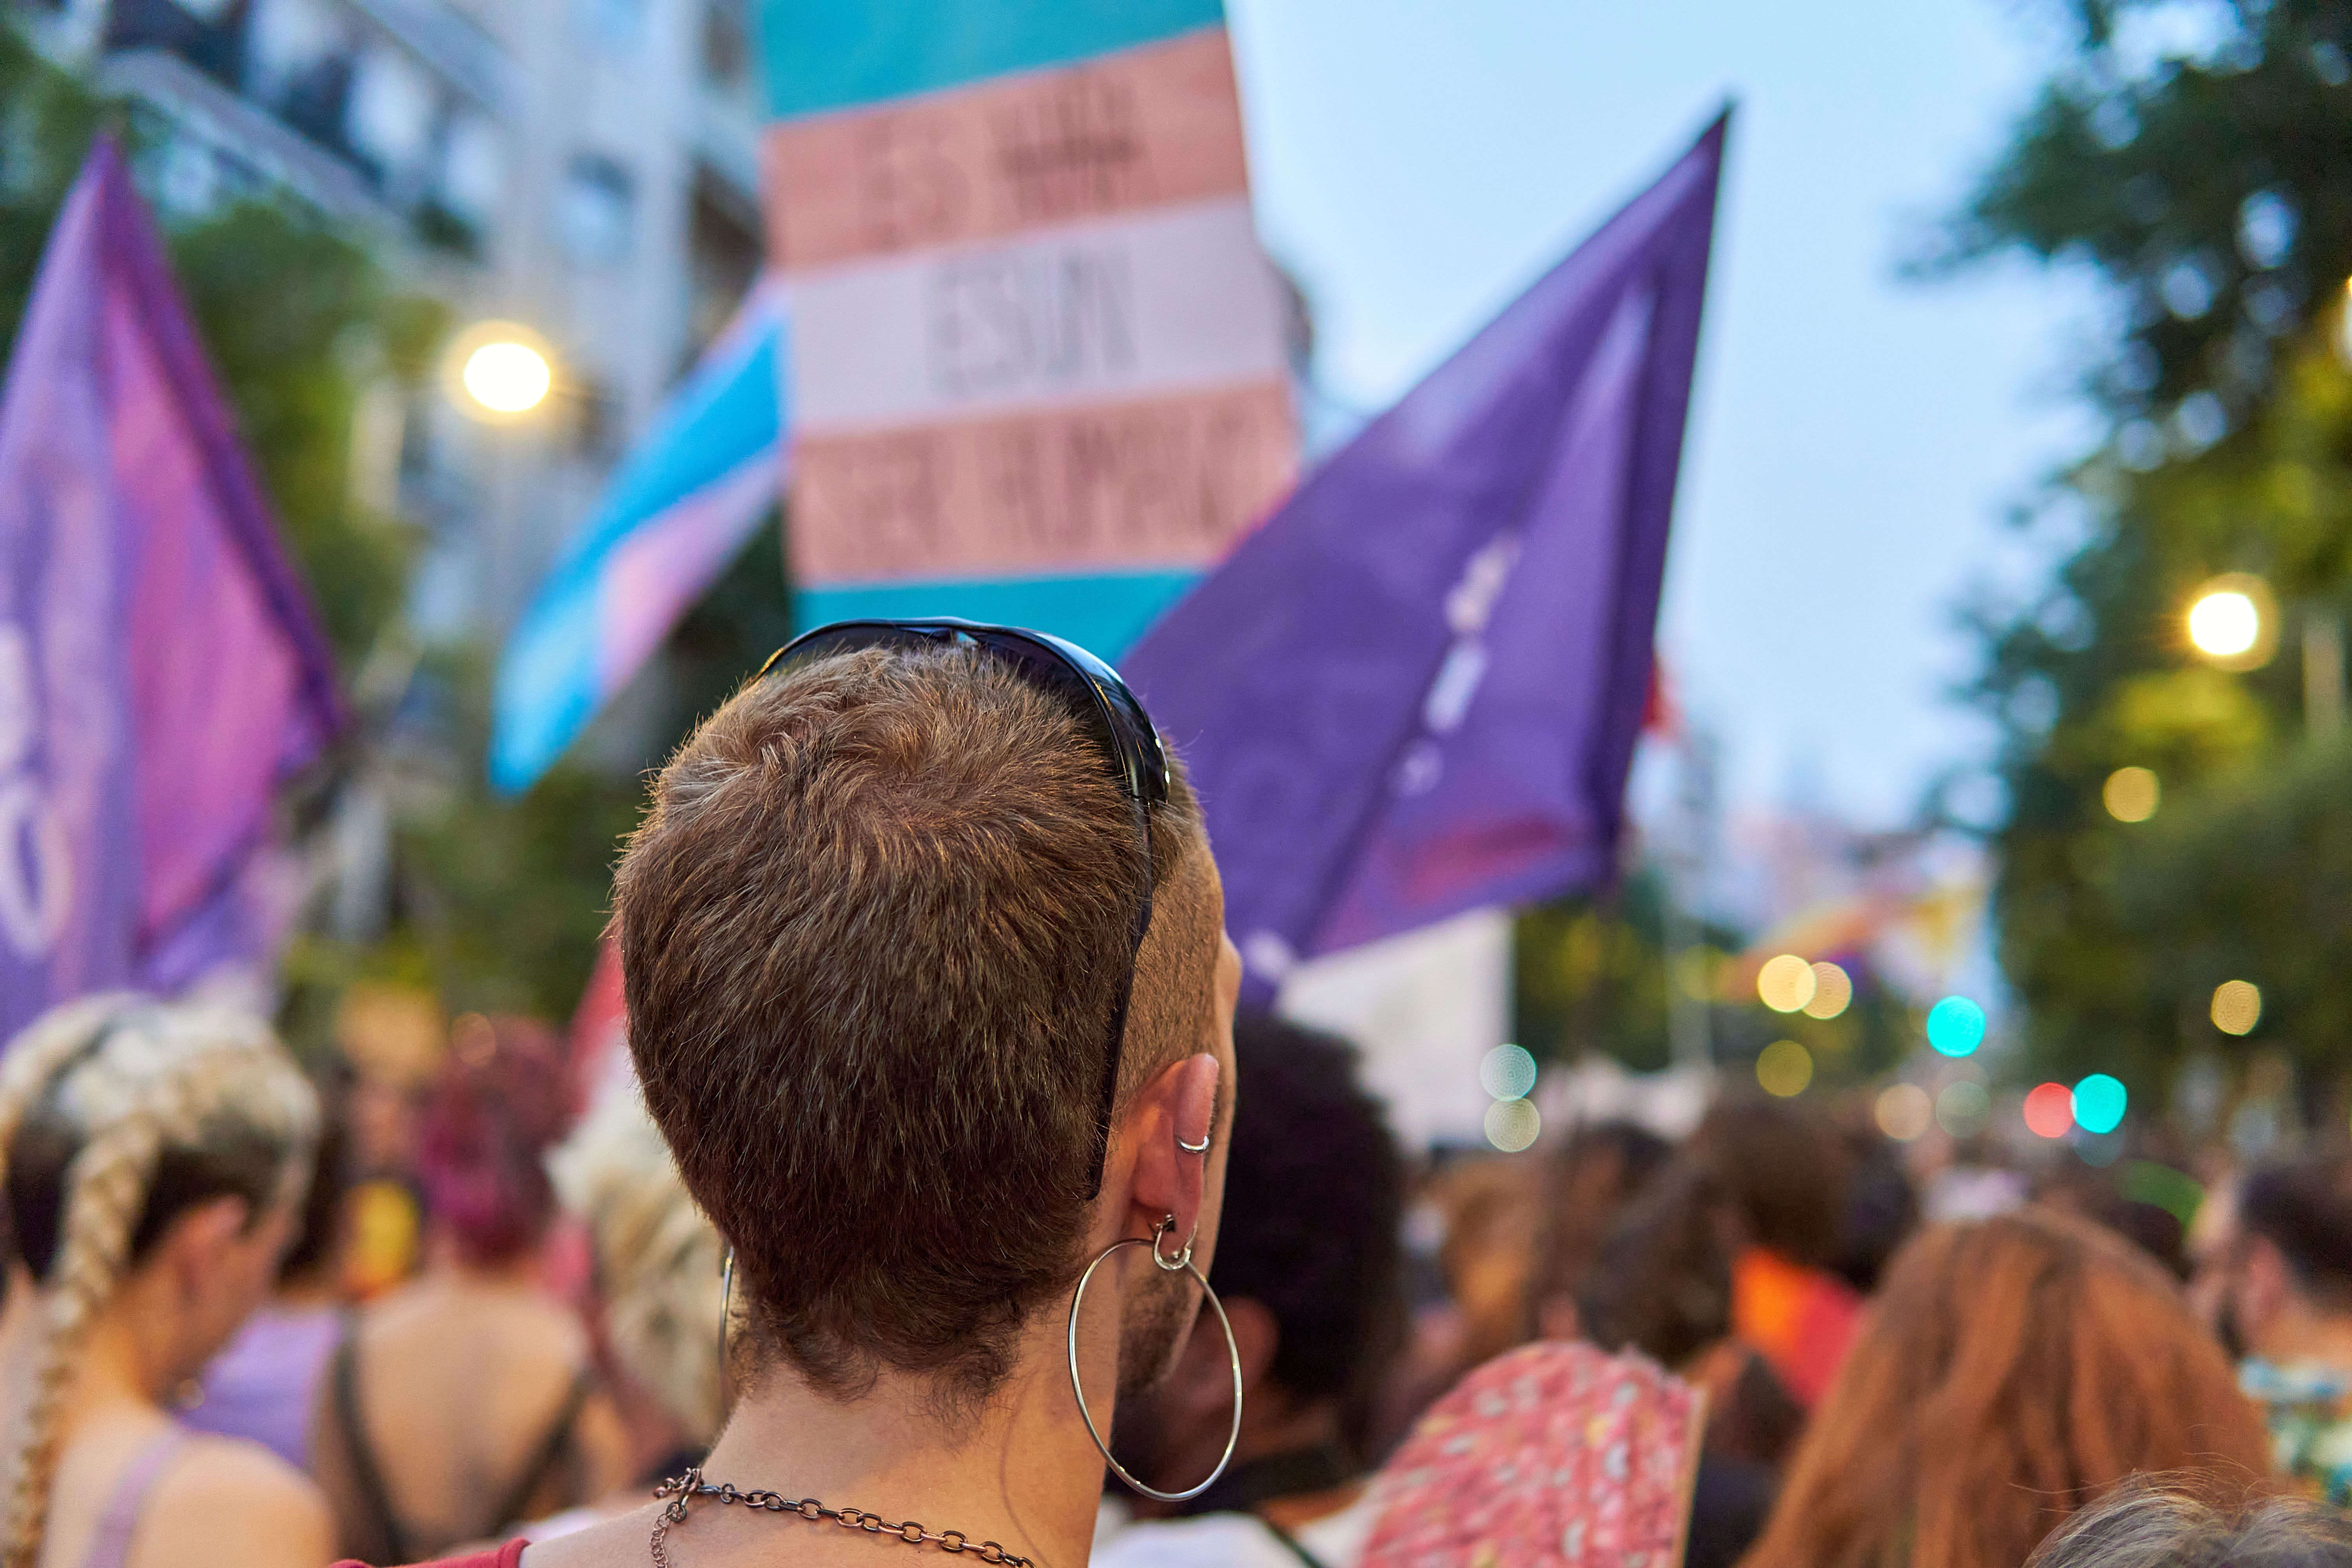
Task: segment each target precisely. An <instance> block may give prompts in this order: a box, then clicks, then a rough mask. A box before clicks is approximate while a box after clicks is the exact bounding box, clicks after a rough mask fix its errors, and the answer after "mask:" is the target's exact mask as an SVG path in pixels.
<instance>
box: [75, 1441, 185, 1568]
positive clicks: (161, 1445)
mask: <svg viewBox="0 0 2352 1568" xmlns="http://www.w3.org/2000/svg"><path fill="white" fill-rule="evenodd" d="M187 1440H188V1435H187V1434H186V1433H185V1432H184V1431H182V1430H181V1429H180V1428H179V1427H177V1426H173V1427H172V1428H170V1429H169V1430H167V1431H164V1432H162V1433H159V1434H158V1435H157V1436H156V1437H155V1439H154V1441H152V1442H151V1443H149V1444H148V1445H147V1446H146V1447H143V1448H142V1449H140V1450H139V1451H138V1452H137V1453H136V1454H133V1455H132V1456H131V1462H130V1463H129V1464H127V1465H125V1466H123V1467H122V1474H121V1475H120V1476H118V1477H116V1478H115V1481H114V1489H113V1490H112V1491H111V1492H110V1493H108V1494H107V1499H106V1510H105V1511H104V1512H103V1513H100V1515H99V1516H98V1528H97V1529H96V1530H94V1531H91V1532H90V1537H89V1551H88V1552H84V1553H82V1559H81V1568H123V1565H124V1564H125V1563H129V1562H130V1560H131V1536H132V1535H133V1534H135V1533H136V1532H137V1531H138V1529H139V1516H140V1515H141V1514H142V1513H144V1512H146V1510H147V1497H148V1494H149V1493H151V1492H152V1491H153V1490H154V1489H155V1483H156V1482H158V1481H160V1480H162V1479H163V1472H164V1471H165V1470H166V1469H169V1468H171V1464H172V1460H173V1458H176V1457H177V1456H178V1454H179V1452H180V1445H181V1444H183V1443H184V1442H186V1441H187Z"/></svg>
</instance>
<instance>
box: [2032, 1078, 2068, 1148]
mask: <svg viewBox="0 0 2352 1568" xmlns="http://www.w3.org/2000/svg"><path fill="white" fill-rule="evenodd" d="M2025 1125H2026V1129H2027V1130H2028V1131H2031V1132H2032V1134H2033V1135H2034V1136H2035V1137H2036V1138H2063V1137H2064V1136H2066V1130H2067V1129H2068V1128H2070V1127H2072V1126H2074V1090H2073V1089H2068V1088H2067V1087H2066V1086H2065V1085H2064V1084H2063V1083H2045V1084H2041V1085H2038V1086H2036V1087H2035V1088H2034V1089H2031V1090H2029V1091H2027V1093H2026V1096H2025Z"/></svg>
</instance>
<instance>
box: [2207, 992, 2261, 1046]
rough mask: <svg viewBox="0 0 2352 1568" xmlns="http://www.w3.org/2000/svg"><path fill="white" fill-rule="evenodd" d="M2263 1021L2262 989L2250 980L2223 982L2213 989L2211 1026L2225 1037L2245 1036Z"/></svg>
mask: <svg viewBox="0 0 2352 1568" xmlns="http://www.w3.org/2000/svg"><path fill="white" fill-rule="evenodd" d="M2262 1021H2263V993H2262V988H2261V987H2260V986H2258V985H2256V984H2254V983H2253V982H2252V981H2251V980H2224V981H2223V982H2221V984H2219V985H2216V986H2215V987H2213V1026H2214V1027H2215V1028H2217V1029H2219V1030H2221V1032H2222V1033H2223V1034H2225V1035H2247V1034H2252V1032H2253V1028H2254V1026H2255V1025H2256V1024H2259V1023H2261V1022H2262Z"/></svg>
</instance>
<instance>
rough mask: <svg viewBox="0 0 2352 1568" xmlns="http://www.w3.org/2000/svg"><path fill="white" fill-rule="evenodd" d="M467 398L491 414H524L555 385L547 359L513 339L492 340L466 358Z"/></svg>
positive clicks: (535, 405) (463, 375)
mask: <svg viewBox="0 0 2352 1568" xmlns="http://www.w3.org/2000/svg"><path fill="white" fill-rule="evenodd" d="M460 374H461V379H463V381H464V382H465V384H466V391H467V395H469V396H471V397H472V398H473V400H474V401H475V402H477V403H478V404H480V405H482V406H483V407H484V408H487V409H488V410H489V411H490V412H491V413H493V414H508V415H511V414H527V413H529V412H530V410H532V409H534V408H536V407H538V406H539V405H540V404H541V401H543V400H544V399H545V398H546V396H547V392H548V388H550V387H551V386H552V385H554V384H555V372H554V371H553V370H552V369H551V367H550V366H549V364H548V363H547V356H546V355H544V354H542V353H540V352H539V351H538V350H537V349H535V348H533V347H531V346H530V344H529V343H526V342H520V341H518V340H516V339H513V338H494V339H492V340H491V341H490V342H486V343H483V344H481V345H480V346H479V347H478V348H476V349H475V350H474V352H473V353H469V354H467V356H466V368H465V370H464V371H463V372H462V373H460Z"/></svg>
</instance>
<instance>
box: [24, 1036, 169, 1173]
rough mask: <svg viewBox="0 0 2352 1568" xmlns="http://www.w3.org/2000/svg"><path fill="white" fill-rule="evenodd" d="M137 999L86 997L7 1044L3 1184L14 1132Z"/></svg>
mask: <svg viewBox="0 0 2352 1568" xmlns="http://www.w3.org/2000/svg"><path fill="white" fill-rule="evenodd" d="M138 1000H139V998H137V997H134V996H129V995H122V994H116V995H110V996H88V997H84V998H83V999H82V1000H80V1001H79V1002H70V1003H68V1004H67V1005H64V1006H62V1007H58V1008H54V1009H52V1010H51V1011H49V1012H47V1013H44V1014H43V1015H41V1016H40V1017H38V1018H37V1019H36V1020H34V1021H33V1023H32V1024H30V1025H29V1026H26V1029H25V1031H24V1032H23V1033H22V1034H20V1035H18V1036H17V1037H16V1038H15V1039H14V1040H12V1041H10V1042H9V1043H8V1047H7V1055H5V1057H0V1182H5V1181H6V1180H7V1175H8V1154H9V1152H10V1151H11V1150H12V1149H14V1148H15V1147H16V1130H17V1129H18V1128H20V1127H22V1126H23V1125H24V1124H25V1117H26V1114H27V1113H28V1112H30V1111H31V1110H32V1109H33V1106H34V1104H35V1103H36V1102H37V1101H38V1100H40V1098H41V1096H42V1094H43V1092H44V1091H46V1090H47V1089H48V1087H49V1080H50V1079H54V1078H56V1077H57V1076H58V1071H59V1069H61V1068H64V1066H65V1065H66V1064H67V1063H68V1062H69V1061H71V1060H72V1059H73V1058H75V1057H76V1056H77V1055H79V1053H80V1052H82V1051H85V1050H87V1049H89V1047H91V1046H93V1045H95V1044H97V1043H98V1041H99V1040H100V1038H101V1037H103V1036H104V1034H105V1032H106V1027H107V1026H108V1025H109V1024H110V1023H112V1022H113V1021H114V1019H115V1018H116V1017H117V1016H119V1015H120V1014H121V1012H122V1011H123V1009H124V1008H125V1006H126V1005H131V1004H134V1003H136V1002H137V1001H138Z"/></svg>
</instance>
